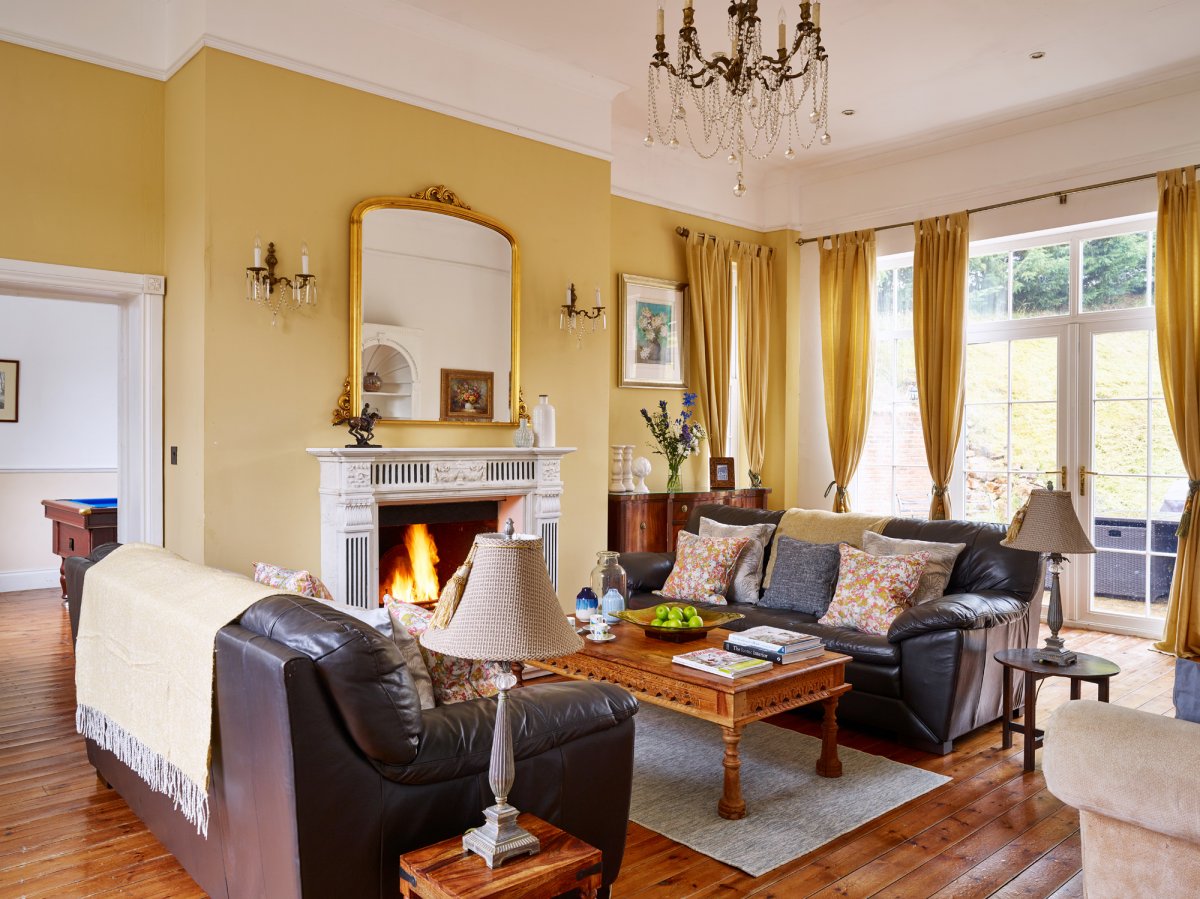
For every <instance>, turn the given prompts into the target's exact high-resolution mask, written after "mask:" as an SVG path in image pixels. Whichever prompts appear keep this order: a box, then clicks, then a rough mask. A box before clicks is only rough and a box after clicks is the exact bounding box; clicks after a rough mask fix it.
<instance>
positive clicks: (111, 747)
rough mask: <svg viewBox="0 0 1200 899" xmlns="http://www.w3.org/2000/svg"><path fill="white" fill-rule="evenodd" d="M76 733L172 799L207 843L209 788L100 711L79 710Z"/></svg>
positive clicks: (76, 711) (155, 789)
mask: <svg viewBox="0 0 1200 899" xmlns="http://www.w3.org/2000/svg"><path fill="white" fill-rule="evenodd" d="M75 730H76V731H78V732H79V733H81V734H83V736H85V737H87V738H88V739H89V740H92V741H94V742H95V743H96V745H97V746H99V747H100V748H101V749H107V750H108V751H109V752H111V753H112V754H113V755H115V756H116V757H117V758H118V759H120V760H121V762H123V763H124V764H126V765H128V766H129V768H130V769H131V770H132V771H133V772H134V773H135V774H136V775H137V776H138V777H140V778H141V779H142V780H144V781H145V782H146V784H147V786H149V787H150V789H152V790H154V791H156V792H158V793H162V794H163V795H165V796H167V797H168V798H170V800H171V802H172V803H174V805H175V808H177V809H178V810H179V811H181V812H183V816H184V817H185V818H187V820H188V821H189V822H191V823H192V824H194V825H195V826H196V833H198V834H200V836H202V837H204V838H205V839H208V789H207V785H205V784H198V783H196V782H195V781H193V780H192V779H191V778H189V777H187V776H186V775H185V774H184V773H183V772H182V771H180V770H179V769H178V768H177V767H175V765H173V764H171V762H169V761H167V760H166V759H165V758H163V757H162V756H161V755H159V754H158V753H157V752H155V751H154V750H152V749H150V748H149V747H148V746H146V744H145V743H143V742H142V741H141V740H139V739H138V738H137V737H135V736H134V735H133V734H131V733H129V731H127V730H125V728H123V727H121V725H119V724H117V723H116V722H115V721H113V720H112V719H111V718H109V717H108V716H107V715H106V714H104V713H103V712H101V711H100V710H98V709H94V708H92V707H90V706H86V705H79V706H76V707H75Z"/></svg>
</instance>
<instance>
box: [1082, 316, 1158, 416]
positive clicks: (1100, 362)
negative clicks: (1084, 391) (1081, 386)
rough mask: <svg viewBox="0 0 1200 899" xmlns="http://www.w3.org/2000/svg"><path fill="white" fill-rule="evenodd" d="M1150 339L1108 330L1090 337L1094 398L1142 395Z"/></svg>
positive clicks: (1142, 334)
mask: <svg viewBox="0 0 1200 899" xmlns="http://www.w3.org/2000/svg"><path fill="white" fill-rule="evenodd" d="M1150 336H1151V335H1150V333H1149V332H1147V331H1111V332H1108V333H1105V334H1097V335H1096V336H1095V337H1094V338H1093V341H1094V342H1093V344H1092V353H1093V356H1092V359H1093V362H1092V369H1093V371H1094V372H1095V374H1094V375H1093V378H1092V379H1093V381H1094V387H1093V390H1094V391H1095V397H1096V399H1098V400H1105V399H1118V398H1125V397H1141V396H1145V395H1146V389H1147V388H1146V376H1147V373H1148V366H1149V361H1150V356H1149V353H1150ZM1155 367H1157V365H1156V366H1155Z"/></svg>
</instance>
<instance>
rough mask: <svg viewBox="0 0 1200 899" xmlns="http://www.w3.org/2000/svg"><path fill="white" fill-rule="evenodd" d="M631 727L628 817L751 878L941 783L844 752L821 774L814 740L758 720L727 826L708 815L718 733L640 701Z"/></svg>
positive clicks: (715, 795) (717, 768)
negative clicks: (738, 810) (735, 816)
mask: <svg viewBox="0 0 1200 899" xmlns="http://www.w3.org/2000/svg"><path fill="white" fill-rule="evenodd" d="M635 721H636V725H637V738H636V740H635V743H634V765H633V799H632V803H631V806H630V810H629V817H630V818H632V819H633V820H634V821H636V822H637V823H638V824H641V825H642V826H643V827H648V828H650V829H651V830H653V831H657V832H658V833H661V834H662V835H663V836H665V837H669V838H670V839H672V840H674V841H675V842H677V843H682V844H683V845H685V846H689V847H691V848H692V849H695V850H696V851H697V852H702V853H704V854H705V855H707V856H711V857H712V858H715V859H717V860H718V861H722V862H725V863H726V864H728V865H732V866H733V867H735V868H740V869H741V870H743V871H745V872H746V873H747V874H750V875H752V876H754V877H757V876H759V875H760V874H765V873H766V872H767V871H770V870H771V869H773V868H777V867H778V866H779V865H782V864H783V863H784V862H788V861H791V860H792V859H794V858H799V857H800V856H801V855H804V854H805V853H808V852H811V851H812V850H814V849H816V848H817V847H819V846H823V845H824V844H825V843H828V842H829V841H830V840H833V839H835V838H837V837H839V836H841V835H842V834H844V833H848V832H849V831H851V830H854V828H856V827H858V826H859V825H861V824H865V823H866V822H867V821H870V820H871V819H872V818H876V817H878V816H879V815H882V814H883V813H884V812H886V811H889V810H891V809H894V808H896V807H897V806H900V805H903V804H904V803H905V802H908V801H909V800H910V799H914V798H916V797H917V796H920V795H922V794H923V793H928V792H929V791H930V790H933V789H935V788H937V787H939V786H941V785H942V784H944V783H946V782H947V781H949V780H950V778H949V777H945V776H944V775H941V774H934V773H932V772H930V771H925V770H922V769H921V768H914V767H912V766H911V765H904V764H901V763H900V762H893V761H891V760H890V759H885V758H881V757H879V756H876V755H870V754H869V753H865V752H859V751H858V750H855V749H847V748H846V747H844V746H842V747H839V748H838V757H839V758H840V759H841V761H842V776H841V777H837V778H826V777H821V776H820V775H818V774H817V773H816V771H815V770H814V766H815V765H816V762H817V757H818V756H819V755H820V754H821V741H820V740H819V739H817V738H816V737H810V736H807V735H806V734H798V733H796V732H795V731H791V730H787V729H786V728H782V727H777V726H775V725H773V724H764V723H762V722H757V723H754V724H751V725H749V726H747V727H746V729H745V731H744V732H743V735H742V742H741V746H740V755H741V759H742V795H743V797H744V798H745V800H746V809H747V812H748V814H747V816H746V817H745V818H743V819H742V820H740V821H727V820H725V819H724V818H722V817H720V816H719V815H718V814H717V800H718V799H720V798H721V784H722V778H723V768H722V767H721V760H722V758H723V757H724V753H725V748H724V744H723V743H722V742H721V729H720V728H719V727H718V726H717V725H715V724H710V723H708V722H707V721H700V720H698V719H696V718H689V717H687V716H686V715H681V714H678V713H676V712H670V711H667V710H665V709H660V708H657V707H656V706H652V705H649V704H647V703H642V707H641V709H640V710H639V711H638V714H637V718H636V719H635Z"/></svg>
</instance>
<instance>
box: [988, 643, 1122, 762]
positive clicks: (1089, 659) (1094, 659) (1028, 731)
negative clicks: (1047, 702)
mask: <svg viewBox="0 0 1200 899" xmlns="http://www.w3.org/2000/svg"><path fill="white" fill-rule="evenodd" d="M1037 652H1038V651H1037V649H1034V648H1031V649H1002V650H1000V651H999V652H998V653H996V654H995V656H993V658H995V660H996V661H997V662H999V663H1000V664H1001V665H1002V666H1003V667H1004V727H1003V742H1002V743H1001V746H1002V747H1003V748H1004V749H1011V748H1012V744H1013V739H1012V735H1013V734H1014V733H1017V734H1021V735H1023V736H1024V737H1025V770H1026V771H1032V770H1033V754H1034V752H1036V751H1037V750H1038V749H1040V748H1041V745H1042V738H1043V736H1045V734H1044V732H1043V731H1040V730H1038V728H1037V684H1038V681H1040V680H1042V679H1043V678H1047V677H1069V678H1070V679H1071V698H1072V699H1079V698H1080V690H1081V684H1082V683H1083V682H1084V681H1088V682H1089V683H1093V684H1095V685H1096V698H1097V699H1098V700H1100V701H1101V702H1108V681H1109V679H1110V678H1111V677H1112V676H1113V675H1114V674H1120V673H1121V669H1120V668H1119V667H1118V666H1117V665H1116V663H1114V662H1110V661H1109V660H1108V659H1102V658H1100V656H1092V655H1088V654H1087V653H1085V652H1081V653H1077V654H1076V660H1075V664H1074V665H1051V664H1047V663H1046V662H1038V661H1036V660H1035V659H1034V656H1035V655H1037ZM1014 671H1020V672H1023V673H1024V675H1025V721H1024V723H1022V724H1018V723H1017V722H1016V720H1015V718H1014V715H1013V712H1014V709H1013V672H1014Z"/></svg>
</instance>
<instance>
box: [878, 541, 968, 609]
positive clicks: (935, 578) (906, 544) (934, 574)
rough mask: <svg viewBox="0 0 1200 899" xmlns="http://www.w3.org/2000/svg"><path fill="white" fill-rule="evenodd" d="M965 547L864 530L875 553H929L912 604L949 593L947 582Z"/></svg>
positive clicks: (963, 544) (961, 544) (895, 554)
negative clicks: (906, 538) (888, 535)
mask: <svg viewBox="0 0 1200 899" xmlns="http://www.w3.org/2000/svg"><path fill="white" fill-rule="evenodd" d="M966 548H967V544H965V543H934V542H932V541H930V540H902V539H900V538H898V537H885V536H884V535H883V534H876V533H873V532H871V531H866V532H865V533H863V549H865V550H866V551H867V552H869V553H870V554H871V555H873V556H903V555H906V554H908V553H915V552H923V553H926V554H928V556H929V561H928V562H927V563H926V564H925V571H924V572H923V573H922V574H921V582H920V583H919V584H917V589H916V592H915V593H913V595H912V600H911V601H910V605H914V606H919V605H920V604H921V603H923V602H929V601H930V600H934V599H940V598H941V597H942V595H943V594H944V593H945V592H946V584H948V583H949V582H950V572H951V571H953V570H954V563H955V561H956V560H957V559H958V556H959V554H960V553H961V552H962V551H963V550H964V549H966Z"/></svg>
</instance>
